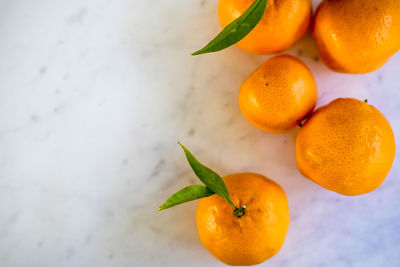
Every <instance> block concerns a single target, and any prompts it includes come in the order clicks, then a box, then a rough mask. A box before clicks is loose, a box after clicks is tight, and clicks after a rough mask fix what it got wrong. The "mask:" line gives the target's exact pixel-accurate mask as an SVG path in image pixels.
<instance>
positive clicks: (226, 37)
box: [192, 0, 268, 56]
mask: <svg viewBox="0 0 400 267" xmlns="http://www.w3.org/2000/svg"><path fill="white" fill-rule="evenodd" d="M267 2H268V0H256V1H254V3H253V4H252V5H251V6H250V7H249V8H248V9H247V10H246V11H245V12H244V13H243V14H242V15H241V16H240V17H239V18H237V19H236V20H234V21H233V22H231V23H230V24H229V25H228V26H226V27H225V29H223V30H222V32H220V33H219V34H218V35H217V37H215V38H214V39H213V40H212V41H211V42H209V43H208V44H207V45H206V46H205V47H203V48H202V49H200V50H198V51H196V52H194V53H193V54H192V55H193V56H195V55H200V54H205V53H211V52H217V51H220V50H222V49H225V48H227V47H229V46H231V45H234V44H236V43H237V42H239V41H240V40H242V39H243V38H244V37H245V36H246V35H247V34H249V33H250V32H251V30H252V29H254V27H255V26H256V25H257V24H258V23H259V22H260V20H261V18H262V17H263V15H264V12H265V9H266V7H267Z"/></svg>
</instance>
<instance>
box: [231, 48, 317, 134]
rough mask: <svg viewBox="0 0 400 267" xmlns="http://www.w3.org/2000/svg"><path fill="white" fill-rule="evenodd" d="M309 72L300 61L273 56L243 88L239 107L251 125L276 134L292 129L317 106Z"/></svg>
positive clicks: (313, 83) (288, 57) (255, 72)
mask: <svg viewBox="0 0 400 267" xmlns="http://www.w3.org/2000/svg"><path fill="white" fill-rule="evenodd" d="M317 95H318V93H317V86H316V84H315V80H314V77H313V75H312V73H311V71H310V70H309V69H308V68H307V66H306V65H304V63H302V62H301V61H300V60H298V59H296V58H294V57H292V56H288V55H283V56H276V57H273V58H271V59H269V60H267V61H266V62H265V63H264V64H263V65H261V66H260V67H259V68H258V69H257V70H256V71H254V72H253V73H252V74H251V75H250V76H249V77H248V78H247V79H246V80H245V81H244V82H243V84H242V86H241V88H240V91H239V106H240V109H241V111H242V113H243V115H244V116H245V117H246V119H247V120H249V121H250V122H251V123H252V124H253V125H255V126H256V127H258V128H259V129H261V130H264V131H267V132H272V133H279V132H284V131H287V130H289V129H290V128H293V127H295V126H296V125H298V124H299V122H301V121H302V120H303V119H304V117H306V116H307V115H308V114H310V113H311V112H312V111H313V109H314V107H315V105H316V102H317Z"/></svg>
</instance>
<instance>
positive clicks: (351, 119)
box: [296, 98, 396, 195]
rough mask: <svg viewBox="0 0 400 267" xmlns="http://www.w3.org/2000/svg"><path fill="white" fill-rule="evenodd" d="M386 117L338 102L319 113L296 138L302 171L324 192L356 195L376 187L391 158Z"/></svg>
mask: <svg viewBox="0 0 400 267" xmlns="http://www.w3.org/2000/svg"><path fill="white" fill-rule="evenodd" d="M395 146H396V145H395V140H394V135H393V131H392V129H391V127H390V124H389V122H388V121H387V120H386V118H385V117H384V116H383V115H382V114H381V113H380V112H379V111H378V110H377V109H376V108H374V107H373V106H370V105H368V104H367V103H365V102H362V101H359V100H356V99H351V98H339V99H336V100H334V101H333V102H331V103H330V104H328V105H326V106H323V107H321V108H319V109H317V110H316V111H315V112H314V113H313V115H312V116H311V117H310V118H309V119H308V120H307V122H306V123H305V124H304V126H303V127H302V128H301V130H300V132H299V134H298V136H297V140H296V160H297V166H298V168H299V170H300V172H301V173H302V174H303V175H304V176H305V177H307V178H309V179H310V180H312V181H314V182H316V183H317V184H320V185H321V186H323V187H325V188H326V189H329V190H333V191H336V192H338V193H340V194H344V195H360V194H364V193H368V192H370V191H372V190H374V189H376V188H377V187H378V186H379V185H380V184H382V182H383V180H384V179H385V177H386V175H387V174H388V173H389V171H390V168H391V166H392V164H393V160H394V155H395V149H396V148H395Z"/></svg>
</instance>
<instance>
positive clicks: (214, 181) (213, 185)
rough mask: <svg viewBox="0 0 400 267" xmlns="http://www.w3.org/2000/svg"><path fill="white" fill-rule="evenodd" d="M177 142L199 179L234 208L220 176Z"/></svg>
mask: <svg viewBox="0 0 400 267" xmlns="http://www.w3.org/2000/svg"><path fill="white" fill-rule="evenodd" d="M178 144H179V145H180V146H181V147H182V148H183V151H185V154H186V158H187V160H188V161H189V164H190V167H192V169H193V171H194V173H195V174H196V175H197V177H199V179H200V180H201V181H202V182H203V183H204V184H205V185H206V186H207V187H208V188H209V189H211V190H212V191H213V192H214V193H215V194H217V195H219V196H220V197H222V198H223V199H225V200H226V201H228V202H229V204H231V206H232V207H233V208H235V209H236V207H235V205H234V204H233V203H232V200H231V196H230V195H229V192H228V189H227V188H226V185H225V183H224V181H223V180H222V178H221V176H219V175H218V174H217V173H215V172H214V171H213V170H211V169H209V168H207V167H206V166H204V165H203V164H201V163H200V162H199V161H198V160H197V159H196V158H195V157H194V156H193V155H192V153H190V151H189V150H188V149H187V148H186V147H185V146H183V145H182V144H181V143H179V142H178Z"/></svg>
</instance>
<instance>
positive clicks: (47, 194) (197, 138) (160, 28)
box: [0, 0, 400, 267]
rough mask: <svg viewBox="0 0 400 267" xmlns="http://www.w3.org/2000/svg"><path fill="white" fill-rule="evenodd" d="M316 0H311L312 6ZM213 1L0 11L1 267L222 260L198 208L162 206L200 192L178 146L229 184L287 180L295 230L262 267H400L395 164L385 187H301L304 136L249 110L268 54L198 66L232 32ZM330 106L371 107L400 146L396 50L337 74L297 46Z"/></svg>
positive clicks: (36, 5) (399, 187)
mask: <svg viewBox="0 0 400 267" xmlns="http://www.w3.org/2000/svg"><path fill="white" fill-rule="evenodd" d="M317 2H319V1H314V5H315V4H316V3H317ZM216 8H217V0H213V1H212V0H190V1H189V0H186V1H182V0H181V1H179V0H168V1H167V0H158V1H156V0H142V1H138V0H133V1H132V0H131V1H129V0H114V1H104V0H103V1H101V0H69V1H55V0H36V1H29V0H24V1H22V0H1V1H0V59H1V61H0V266H2V267H11V266H13V267H25V266H30V267H36V266H37V267H50V266H58V267H62V266H71V267H72V266H73V267H75V266H82V267H88V266H93V267H103V266H115V267H117V266H118V267H120V266H199V267H200V266H223V264H221V263H219V262H218V261H217V260H216V259H214V258H213V257H212V256H211V255H210V254H209V253H208V252H207V251H206V250H205V249H204V248H203V247H202V245H201V243H200V241H199V240H198V237H197V232H196V226H195V210H196V203H195V202H193V203H190V204H186V205H181V206H179V207H176V208H174V209H171V210H168V211H165V212H158V211H157V207H158V205H159V204H160V203H161V202H163V200H165V199H166V198H167V197H168V196H169V195H170V194H172V193H174V192H175V191H176V190H178V189H180V188H181V187H183V186H185V185H189V184H193V183H199V182H198V180H196V178H195V176H194V174H193V173H192V172H191V170H190V168H189V166H188V164H187V163H186V161H185V158H184V155H183V153H182V151H181V150H180V148H179V147H178V145H177V144H176V141H177V140H180V141H182V142H183V143H184V144H185V145H187V146H188V147H189V148H190V149H191V150H192V151H193V152H194V153H195V154H196V155H197V156H198V158H199V159H200V160H201V161H202V162H204V163H206V164H207V165H209V166H210V167H212V168H213V169H215V170H216V171H218V172H219V173H220V174H221V175H226V174H229V173H234V172H242V171H253V172H258V173H261V174H264V175H266V176H268V177H270V178H272V179H274V180H275V181H277V182H278V183H279V184H281V185H282V186H283V188H284V189H285V191H286V193H287V195H288V198H289V201H290V209H291V225H290V230H289V233H288V235H287V239H286V242H285V244H284V246H283V248H282V250H281V251H280V253H279V254H278V255H276V256H275V257H273V258H272V259H271V260H269V261H267V262H265V263H264V264H263V265H262V266H296V267H299V266H335V267H336V266H363V267H364V266H374V267H376V266H390V267H391V266H400V230H399V229H400V209H399V207H400V194H399V192H400V181H399V178H398V176H399V175H400V166H399V158H398V157H397V158H396V160H395V163H394V167H393V169H392V171H391V173H390V174H389V176H388V177H387V179H386V181H385V182H384V184H383V185H382V186H381V187H380V188H379V189H378V190H376V191H374V192H372V193H370V194H367V195H363V196H359V197H345V196H341V195H338V194H336V193H333V192H329V191H326V190H324V189H322V188H321V187H319V186H317V185H315V184H313V183H312V182H310V181H309V180H307V179H305V178H303V177H302V176H301V175H300V174H299V172H298V171H297V169H296V165H295V157H294V140H295V137H296V133H297V131H298V130H297V129H296V130H293V131H291V132H289V133H287V134H278V135H277V134H268V133H264V132H261V131H259V130H257V129H256V128H255V127H253V126H252V125H250V124H249V123H248V122H247V121H246V120H245V119H244V118H243V116H242V115H241V113H240V111H239V108H238V105H237V100H236V99H237V93H238V88H239V86H240V84H241V82H242V80H243V79H244V78H245V77H246V76H247V75H248V74H249V73H250V72H251V71H252V70H253V69H254V68H255V67H256V66H257V65H259V64H260V63H261V62H263V61H264V60H265V59H266V58H268V57H267V56H254V55H249V54H247V53H245V52H243V51H241V50H240V49H238V48H236V47H234V48H230V49H228V50H225V51H223V52H221V53H217V54H213V55H205V56H198V57H191V56H190V55H189V54H190V52H193V51H194V50H196V49H198V48H200V47H201V46H202V45H203V44H205V43H206V42H207V41H208V40H210V38H211V37H213V36H214V35H215V34H216V33H217V32H218V31H219V29H220V27H219V24H218V20H217V17H216ZM288 53H289V54H292V55H297V56H299V57H300V58H301V59H302V60H304V61H305V62H306V63H307V64H308V65H309V67H310V68H311V69H312V71H313V73H314V74H315V77H316V80H317V83H318V86H319V94H320V98H319V102H318V105H322V104H326V103H328V102H329V101H331V100H333V99H334V98H336V97H345V96H350V97H356V98H359V99H365V98H368V100H369V103H371V104H373V105H375V106H376V107H377V108H379V109H380V110H381V111H382V112H383V113H384V114H385V115H386V116H387V118H388V119H389V121H390V122H391V125H392V127H393V129H394V131H395V134H396V137H397V138H396V140H397V143H398V144H400V139H399V138H400V117H399V115H398V114H399V112H400V91H399V90H400V77H399V68H400V53H399V54H397V55H396V56H394V57H393V58H392V59H391V60H390V62H389V63H388V64H387V65H385V66H384V67H383V68H382V69H380V70H378V71H377V72H375V73H372V74H367V75H357V76H354V75H344V74H336V73H333V72H331V71H329V70H328V69H327V68H326V67H325V66H324V65H323V64H322V63H321V62H320V60H319V57H318V54H317V51H316V48H315V46H314V44H313V41H312V39H311V38H310V36H309V35H307V36H306V37H305V38H304V39H303V40H301V41H300V42H299V43H298V44H296V45H295V47H293V48H292V49H290V50H289V51H288Z"/></svg>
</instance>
